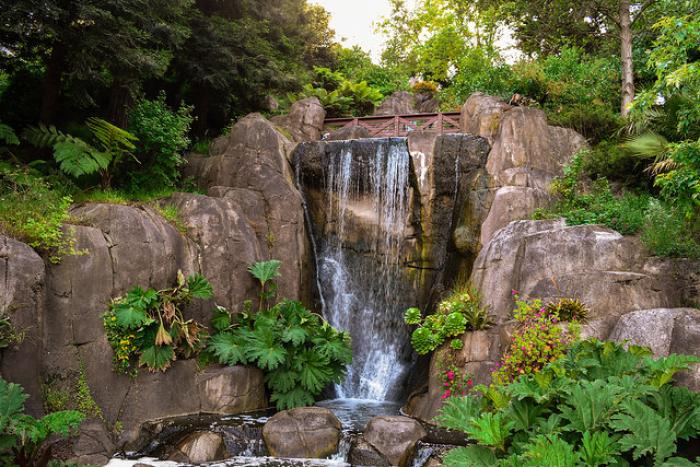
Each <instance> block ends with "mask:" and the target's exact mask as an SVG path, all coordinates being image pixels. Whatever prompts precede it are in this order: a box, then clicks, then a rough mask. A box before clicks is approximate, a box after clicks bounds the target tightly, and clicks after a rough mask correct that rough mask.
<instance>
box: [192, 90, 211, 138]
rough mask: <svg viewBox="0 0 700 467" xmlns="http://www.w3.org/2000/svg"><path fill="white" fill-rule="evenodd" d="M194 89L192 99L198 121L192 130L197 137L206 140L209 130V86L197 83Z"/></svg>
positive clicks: (196, 120)
mask: <svg viewBox="0 0 700 467" xmlns="http://www.w3.org/2000/svg"><path fill="white" fill-rule="evenodd" d="M193 88H194V89H193V93H192V94H193V95H192V98H193V99H194V115H195V117H196V119H195V121H194V125H193V128H192V130H193V133H194V135H195V136H197V137H199V138H204V137H206V136H207V131H208V130H209V102H210V93H209V86H207V85H206V84H202V83H196V84H195V85H194V86H193Z"/></svg>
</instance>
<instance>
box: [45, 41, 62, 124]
mask: <svg viewBox="0 0 700 467" xmlns="http://www.w3.org/2000/svg"><path fill="white" fill-rule="evenodd" d="M65 58H66V47H65V45H64V44H63V43H62V42H60V41H58V42H56V43H54V44H53V48H52V49H51V56H50V57H49V60H48V62H47V63H46V74H45V75H44V79H43V82H42V83H41V110H40V112H39V120H41V122H42V123H45V124H47V125H50V124H52V123H54V121H55V119H56V111H57V110H58V98H59V96H60V94H61V78H62V77H63V67H64V65H65Z"/></svg>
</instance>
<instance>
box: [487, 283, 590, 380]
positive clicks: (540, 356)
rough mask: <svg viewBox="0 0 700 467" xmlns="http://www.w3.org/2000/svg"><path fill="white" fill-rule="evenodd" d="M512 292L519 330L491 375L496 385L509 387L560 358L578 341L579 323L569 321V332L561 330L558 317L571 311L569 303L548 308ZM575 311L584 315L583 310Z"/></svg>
mask: <svg viewBox="0 0 700 467" xmlns="http://www.w3.org/2000/svg"><path fill="white" fill-rule="evenodd" d="M513 292H514V297H515V299H516V302H515V304H516V309H515V312H514V317H515V320H516V321H517V322H518V327H517V329H516V330H515V331H513V338H512V342H511V344H510V346H509V347H508V349H507V350H506V351H505V352H504V354H503V357H502V358H501V362H500V363H499V364H498V369H497V370H496V371H495V372H494V373H493V374H492V378H493V382H494V384H496V385H503V384H508V383H510V382H512V381H513V380H514V379H516V378H518V377H519V376H520V375H529V374H534V373H537V372H539V371H540V370H541V369H542V367H544V366H545V365H546V364H547V363H550V362H553V361H555V360H557V359H558V358H561V357H562V355H564V353H565V352H566V350H567V349H568V348H569V346H570V345H571V344H572V343H573V342H574V341H575V340H576V339H577V338H578V329H579V326H578V322H577V320H576V319H570V320H569V323H568V329H567V331H566V332H565V330H564V328H563V327H562V320H563V318H562V317H560V315H559V313H560V311H561V309H562V308H563V309H565V310H566V309H567V308H568V309H569V310H570V309H571V307H570V306H569V307H567V306H566V305H567V303H568V302H564V303H562V302H560V303H559V304H556V305H554V306H547V307H545V306H543V305H542V302H541V301H540V300H533V301H527V300H521V299H520V297H519V296H518V294H517V293H516V292H515V291H513ZM557 305H561V306H557ZM583 308H585V307H583ZM576 309H577V310H578V312H579V314H582V311H581V307H576ZM574 314H575V313H571V315H574ZM571 318H574V317H573V316H571Z"/></svg>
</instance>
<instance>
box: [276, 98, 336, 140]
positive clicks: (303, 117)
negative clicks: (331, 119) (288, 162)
mask: <svg viewBox="0 0 700 467" xmlns="http://www.w3.org/2000/svg"><path fill="white" fill-rule="evenodd" d="M325 119H326V111H325V110H324V109H323V106H322V105H321V102H320V101H319V100H318V98H316V97H309V98H306V99H301V100H298V101H296V102H295V103H294V104H292V107H291V108H290V109H289V113H288V114H287V115H281V116H277V117H272V119H271V121H272V122H273V123H274V124H276V125H278V126H279V127H280V128H281V129H282V131H283V132H285V133H288V134H289V136H290V138H291V139H293V140H294V141H296V142H301V141H316V140H318V139H321V133H322V132H323V123H324V121H325Z"/></svg>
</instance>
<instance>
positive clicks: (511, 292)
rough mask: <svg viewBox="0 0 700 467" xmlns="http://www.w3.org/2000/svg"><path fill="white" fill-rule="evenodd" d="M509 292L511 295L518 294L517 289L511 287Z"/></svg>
mask: <svg viewBox="0 0 700 467" xmlns="http://www.w3.org/2000/svg"><path fill="white" fill-rule="evenodd" d="M510 294H511V295H519V294H520V292H518V291H517V290H515V289H513V290H511V291H510Z"/></svg>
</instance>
